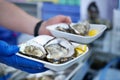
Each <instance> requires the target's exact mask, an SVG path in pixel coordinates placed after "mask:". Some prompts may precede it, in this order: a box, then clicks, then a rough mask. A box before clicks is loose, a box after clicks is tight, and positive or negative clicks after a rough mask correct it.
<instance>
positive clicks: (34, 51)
mask: <svg viewBox="0 0 120 80" xmlns="http://www.w3.org/2000/svg"><path fill="white" fill-rule="evenodd" d="M23 53H24V54H26V55H29V56H32V57H38V58H41V59H42V58H44V57H45V56H46V51H45V50H44V47H43V46H42V45H40V44H37V43H34V44H30V45H29V44H26V46H25V48H24V52H23Z"/></svg>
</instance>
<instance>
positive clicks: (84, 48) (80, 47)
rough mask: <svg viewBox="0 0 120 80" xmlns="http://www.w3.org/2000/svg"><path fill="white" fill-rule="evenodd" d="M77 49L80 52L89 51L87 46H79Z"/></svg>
mask: <svg viewBox="0 0 120 80" xmlns="http://www.w3.org/2000/svg"><path fill="white" fill-rule="evenodd" d="M76 49H79V50H81V51H83V52H85V51H86V50H87V45H79V46H77V47H76Z"/></svg>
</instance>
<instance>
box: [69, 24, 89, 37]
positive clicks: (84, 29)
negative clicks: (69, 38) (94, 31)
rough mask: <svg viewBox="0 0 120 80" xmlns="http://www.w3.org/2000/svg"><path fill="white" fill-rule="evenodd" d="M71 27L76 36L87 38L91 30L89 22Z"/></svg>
mask: <svg viewBox="0 0 120 80" xmlns="http://www.w3.org/2000/svg"><path fill="white" fill-rule="evenodd" d="M70 27H71V28H72V29H73V30H74V32H75V34H78V35H83V36H85V35H87V34H88V31H89V29H90V24H89V23H88V22H83V23H78V24H75V25H73V26H70Z"/></svg>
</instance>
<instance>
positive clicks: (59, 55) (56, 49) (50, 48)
mask: <svg viewBox="0 0 120 80" xmlns="http://www.w3.org/2000/svg"><path fill="white" fill-rule="evenodd" d="M44 48H45V49H46V51H47V53H48V55H47V59H48V60H49V61H50V62H54V61H55V62H61V60H62V61H63V62H65V61H67V60H68V59H67V58H69V57H71V56H72V55H73V54H74V47H73V45H72V44H71V42H69V41H68V40H66V39H64V38H54V39H52V40H50V41H48V42H47V43H46V44H45V45H44ZM63 59H64V60H63ZM69 59H70V58H69Z"/></svg>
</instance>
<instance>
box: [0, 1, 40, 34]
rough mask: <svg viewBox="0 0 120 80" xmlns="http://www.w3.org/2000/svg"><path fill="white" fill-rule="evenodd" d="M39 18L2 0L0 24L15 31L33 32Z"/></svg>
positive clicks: (0, 2)
mask: <svg viewBox="0 0 120 80" xmlns="http://www.w3.org/2000/svg"><path fill="white" fill-rule="evenodd" d="M37 22H39V19H37V18H34V17H33V16H30V15H28V14H27V13H26V12H24V11H23V10H21V9H20V8H18V7H16V6H15V5H13V4H11V3H9V2H6V1H4V0H0V25H3V26H5V27H6V28H9V29H11V30H14V31H19V32H23V33H28V34H33V33H34V27H35V25H36V23H37Z"/></svg>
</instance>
